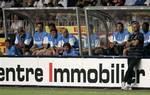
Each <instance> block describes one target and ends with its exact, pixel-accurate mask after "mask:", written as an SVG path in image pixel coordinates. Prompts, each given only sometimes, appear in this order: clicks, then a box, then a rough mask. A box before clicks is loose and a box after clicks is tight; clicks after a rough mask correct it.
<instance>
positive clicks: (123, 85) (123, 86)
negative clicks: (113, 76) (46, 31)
mask: <svg viewBox="0 0 150 95" xmlns="http://www.w3.org/2000/svg"><path fill="white" fill-rule="evenodd" d="M125 86H126V83H125V82H122V83H121V89H122V90H124V89H125Z"/></svg>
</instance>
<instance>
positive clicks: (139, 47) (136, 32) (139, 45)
mask: <svg viewBox="0 0 150 95" xmlns="http://www.w3.org/2000/svg"><path fill="white" fill-rule="evenodd" d="M132 31H133V33H132V34H131V35H130V36H129V40H128V41H127V43H126V48H125V49H124V53H125V54H126V55H127V56H128V69H127V71H126V74H125V77H124V82H123V83H122V89H124V90H132V87H131V83H133V82H134V80H133V77H135V72H134V70H133V69H134V67H135V66H136V65H137V64H138V63H139V62H140V59H141V57H142V56H143V45H144V36H143V34H142V33H140V25H139V23H138V22H137V21H133V22H132Z"/></svg>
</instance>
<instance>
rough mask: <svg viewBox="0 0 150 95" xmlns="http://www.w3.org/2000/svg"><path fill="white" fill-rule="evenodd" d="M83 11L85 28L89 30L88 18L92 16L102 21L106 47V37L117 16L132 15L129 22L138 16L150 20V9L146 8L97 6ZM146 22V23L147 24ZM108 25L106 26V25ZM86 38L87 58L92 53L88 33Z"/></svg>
mask: <svg viewBox="0 0 150 95" xmlns="http://www.w3.org/2000/svg"><path fill="white" fill-rule="evenodd" d="M84 11H85V20H86V27H87V29H88V31H89V30H90V29H89V24H90V22H89V16H94V17H96V18H98V19H99V20H102V21H103V24H104V25H105V29H106V45H108V36H109V32H112V30H113V29H112V27H113V26H114V25H115V23H116V22H115V20H114V19H115V18H116V17H117V16H123V15H120V14H125V16H128V15H132V16H134V18H131V17H130V18H131V20H137V16H138V15H143V17H142V20H143V19H144V16H145V15H146V16H148V18H149V20H150V7H147V6H142V7H141V6H121V7H120V6H118V7H117V6H106V7H103V6H97V7H86V8H84ZM149 20H148V22H149ZM107 22H109V23H110V25H108V23H107ZM87 36H88V43H90V44H89V49H88V53H89V56H92V51H91V40H90V32H87Z"/></svg>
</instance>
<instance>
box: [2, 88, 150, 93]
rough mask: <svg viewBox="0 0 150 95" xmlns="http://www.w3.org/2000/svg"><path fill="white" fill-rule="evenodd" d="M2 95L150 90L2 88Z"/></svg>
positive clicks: (148, 91) (142, 91)
mask: <svg viewBox="0 0 150 95" xmlns="http://www.w3.org/2000/svg"><path fill="white" fill-rule="evenodd" d="M0 95H150V90H132V91H122V90H120V89H83V88H36V87H33V88H32V87H0Z"/></svg>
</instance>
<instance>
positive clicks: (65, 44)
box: [63, 43, 71, 49]
mask: <svg viewBox="0 0 150 95" xmlns="http://www.w3.org/2000/svg"><path fill="white" fill-rule="evenodd" d="M65 46H68V47H69V49H71V45H70V43H64V45H63V47H65Z"/></svg>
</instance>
